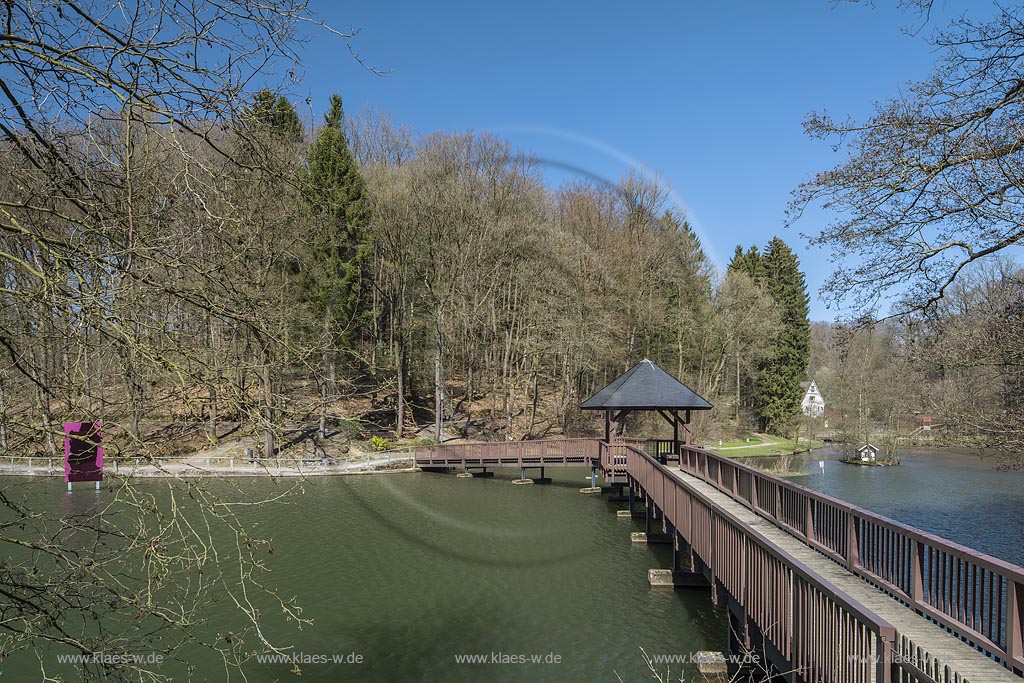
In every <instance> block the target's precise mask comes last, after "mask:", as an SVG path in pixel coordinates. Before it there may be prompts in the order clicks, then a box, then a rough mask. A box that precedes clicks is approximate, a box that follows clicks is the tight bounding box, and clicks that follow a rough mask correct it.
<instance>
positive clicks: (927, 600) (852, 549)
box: [648, 446, 1024, 673]
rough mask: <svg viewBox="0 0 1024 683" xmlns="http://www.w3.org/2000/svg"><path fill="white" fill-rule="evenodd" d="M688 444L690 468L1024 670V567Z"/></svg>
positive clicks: (684, 450) (683, 457)
mask: <svg viewBox="0 0 1024 683" xmlns="http://www.w3.org/2000/svg"><path fill="white" fill-rule="evenodd" d="M680 450H681V453H680V459H679V467H680V469H681V470H683V471H685V472H688V473H690V474H692V475H694V476H696V477H698V478H700V479H702V480H703V481H705V482H707V483H708V484H710V485H712V486H714V487H715V488H717V489H718V490H720V491H722V492H724V493H726V494H728V495H729V496H731V497H732V498H733V499H735V500H737V501H738V502H740V503H742V504H743V505H745V506H746V507H748V508H749V509H751V510H752V511H754V512H755V513H757V514H759V515H761V516H763V517H766V518H767V519H769V520H771V521H772V522H774V523H775V524H777V525H778V526H780V527H782V528H784V529H786V530H787V531H788V532H789V533H791V534H793V535H794V536H796V537H798V538H800V539H801V540H803V541H804V542H805V543H807V544H808V545H810V546H811V547H813V548H815V549H816V550H818V551H820V552H821V553H823V554H824V555H826V556H828V557H830V558H831V559H833V560H834V561H836V562H838V563H840V564H843V565H845V566H846V567H847V569H848V570H849V571H851V572H853V573H855V574H857V575H859V576H860V577H862V578H864V579H865V580H867V581H869V582H870V583H873V584H875V585H877V586H879V587H880V588H882V589H883V590H885V591H886V592H888V593H890V594H891V595H893V596H894V597H895V598H897V599H899V600H900V601H902V602H904V603H906V604H908V605H909V606H910V607H912V608H913V609H914V610H915V611H917V612H918V613H919V614H921V615H923V616H925V617H928V618H930V619H932V620H934V621H935V622H937V623H939V624H941V625H942V626H944V627H945V628H947V629H949V630H950V631H952V632H953V633H955V634H956V635H958V636H960V637H962V638H963V639H965V640H966V641H967V642H968V643H970V644H971V645H973V646H974V647H976V648H978V649H979V650H981V651H982V652H984V653H986V654H988V655H989V656H992V657H994V658H996V659H998V660H999V661H1000V662H1001V663H1002V664H1003V665H1004V666H1006V667H1007V668H1008V669H1011V670H1012V671H1015V672H1016V673H1021V672H1022V670H1024V653H1022V633H1024V568H1022V567H1019V566H1017V565H1013V564H1010V563H1009V562H1006V561H1004V560H1000V559H998V558H996V557H992V556H990V555H986V554H984V553H980V552H978V551H976V550H973V549H971V548H967V547H965V546H962V545H960V544H957V543H954V542H952V541H948V540H946V539H944V538H940V537H938V536H935V535H933V534H929V533H927V532H925V531H921V530H919V529H915V528H913V527H911V526H908V525H905V524H902V523H900V522H897V521H895V520H892V519H889V518H887V517H884V516H882V515H879V514H876V513H874V512H871V511H870V510H865V509H863V508H859V507H857V506H855V505H851V504H849V503H847V502H845V501H842V500H839V499H837V498H833V497H832V496H829V495H826V494H824V493H820V492H818V491H813V490H811V489H808V488H806V487H803V486H800V485H799V484H794V483H793V482H790V481H787V480H785V479H782V478H780V477H777V476H774V475H772V474H768V473H767V472H764V471H762V470H759V469H757V468H755V467H751V466H749V465H745V464H742V463H739V462H736V461H734V460H731V459H729V458H727V457H725V456H721V455H717V454H715V453H711V452H709V451H706V450H703V449H700V448H696V447H691V446H683V447H681V449H680ZM648 457H649V456H648Z"/></svg>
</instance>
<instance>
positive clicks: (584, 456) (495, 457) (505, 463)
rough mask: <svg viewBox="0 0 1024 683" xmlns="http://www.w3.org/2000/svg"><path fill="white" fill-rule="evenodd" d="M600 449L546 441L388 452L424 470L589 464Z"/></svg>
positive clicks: (593, 444) (585, 442) (582, 442)
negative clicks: (408, 457)
mask: <svg viewBox="0 0 1024 683" xmlns="http://www.w3.org/2000/svg"><path fill="white" fill-rule="evenodd" d="M600 446H601V441H600V440H598V439H545V440H537V441H488V442H482V443H461V444H435V445H432V446H409V447H407V448H402V449H396V450H393V451H389V452H391V453H409V454H411V455H412V456H413V458H414V459H415V461H416V464H417V465H420V466H422V467H432V466H434V467H447V466H452V465H469V466H481V467H485V466H491V467H523V466H526V467H531V466H539V465H544V464H565V465H574V464H578V465H584V464H589V463H590V462H591V461H593V460H597V459H598V458H599V457H600V456H601V451H600Z"/></svg>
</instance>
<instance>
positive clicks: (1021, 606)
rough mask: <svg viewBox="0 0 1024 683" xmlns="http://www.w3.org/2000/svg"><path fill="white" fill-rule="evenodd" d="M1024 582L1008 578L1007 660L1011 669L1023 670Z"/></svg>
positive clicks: (1015, 670)
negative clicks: (1021, 664)
mask: <svg viewBox="0 0 1024 683" xmlns="http://www.w3.org/2000/svg"><path fill="white" fill-rule="evenodd" d="M1022 638H1024V584H1020V583H1018V582H1017V581H1015V580H1013V579H1011V578H1010V577H1007V578H1006V661H1007V664H1008V668H1009V669H1010V670H1011V671H1014V672H1019V671H1020V670H1021V666H1020V662H1021V659H1022V658H1024V642H1022Z"/></svg>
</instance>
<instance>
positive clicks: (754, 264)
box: [729, 244, 765, 284]
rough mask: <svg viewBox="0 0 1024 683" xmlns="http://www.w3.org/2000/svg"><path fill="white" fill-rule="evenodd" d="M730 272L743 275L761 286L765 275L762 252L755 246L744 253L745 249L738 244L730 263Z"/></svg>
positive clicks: (751, 246)
mask: <svg viewBox="0 0 1024 683" xmlns="http://www.w3.org/2000/svg"><path fill="white" fill-rule="evenodd" d="M729 270H731V271H737V272H740V273H743V274H744V275H746V276H748V277H750V278H751V279H753V280H754V282H757V283H758V284H761V283H762V282H763V281H764V275H765V273H764V261H763V260H762V258H761V252H760V251H759V250H758V248H757V247H756V246H754V245H750V249H748V250H747V251H743V247H741V246H740V245H738V244H737V245H736V251H735V252H734V253H733V255H732V260H731V261H729Z"/></svg>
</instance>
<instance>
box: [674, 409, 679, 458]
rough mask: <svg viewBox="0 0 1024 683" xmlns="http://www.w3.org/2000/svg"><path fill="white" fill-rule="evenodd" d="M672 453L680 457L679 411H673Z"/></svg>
mask: <svg viewBox="0 0 1024 683" xmlns="http://www.w3.org/2000/svg"><path fill="white" fill-rule="evenodd" d="M672 452H673V453H674V454H675V455H677V456H678V455H679V411H678V410H673V411H672Z"/></svg>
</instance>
